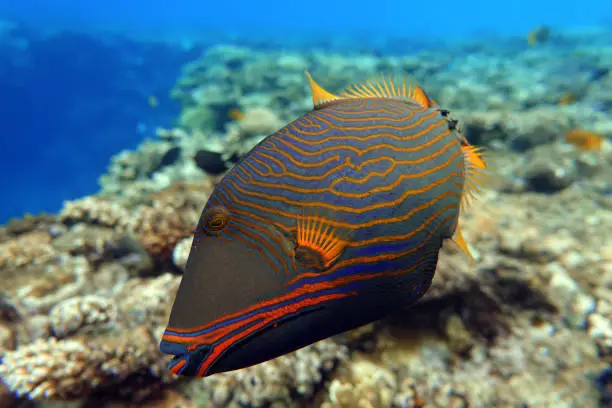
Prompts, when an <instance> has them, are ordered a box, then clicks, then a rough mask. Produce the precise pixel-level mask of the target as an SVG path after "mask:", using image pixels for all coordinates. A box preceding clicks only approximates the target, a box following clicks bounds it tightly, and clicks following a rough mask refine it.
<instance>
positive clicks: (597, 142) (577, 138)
mask: <svg viewBox="0 0 612 408" xmlns="http://www.w3.org/2000/svg"><path fill="white" fill-rule="evenodd" d="M565 141H566V142H567V143H569V144H571V145H574V146H576V147H577V148H579V149H581V150H599V149H601V146H602V145H603V142H604V137H603V136H602V135H600V134H599V133H595V132H590V131H588V130H583V129H572V130H568V131H567V132H565Z"/></svg>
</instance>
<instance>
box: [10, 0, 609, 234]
mask: <svg viewBox="0 0 612 408" xmlns="http://www.w3.org/2000/svg"><path fill="white" fill-rule="evenodd" d="M179 4H180V6H177V5H179ZM0 20H4V21H9V22H12V23H15V25H14V26H13V28H12V29H7V28H5V27H6V25H1V26H0V27H2V28H0V112H1V114H0V124H1V125H2V127H1V130H0V132H1V135H2V136H1V138H0V151H1V152H2V160H0V174H1V180H2V192H3V194H2V197H3V200H2V201H1V202H0V223H2V222H4V221H6V220H7V219H8V218H10V217H18V216H21V215H23V214H24V213H26V212H30V213H38V212H41V211H50V212H55V211H58V210H59V208H60V207H61V205H62V202H63V201H64V200H67V199H74V198H77V197H81V196H84V195H87V194H91V193H95V192H96V191H97V190H98V185H97V179H98V177H99V176H100V174H101V173H103V172H104V171H105V169H106V167H107V166H108V164H109V160H110V157H111V156H112V155H114V154H116V153H117V152H119V151H120V150H122V149H128V148H134V147H136V146H137V145H138V143H139V142H140V141H141V140H142V139H143V137H145V136H152V135H153V129H154V128H155V127H156V126H170V125H171V123H172V121H173V119H174V118H175V117H176V116H177V115H178V112H179V106H178V105H177V104H176V103H175V102H174V101H172V100H171V99H169V97H168V91H169V90H170V89H171V87H172V85H173V84H174V82H175V80H176V78H177V76H178V75H179V72H180V67H181V65H182V64H184V63H186V62H188V61H190V60H193V59H195V58H196V57H197V56H198V55H199V54H200V53H201V52H202V51H203V50H204V49H205V48H206V47H207V46H209V45H211V44H214V43H216V42H221V41H223V42H228V41H233V42H241V41H251V42H252V43H253V44H256V45H258V46H260V47H262V46H263V47H265V46H268V47H274V46H277V45H278V44H285V43H286V44H287V46H293V47H300V46H308V44H309V43H310V44H316V45H318V46H320V47H338V46H347V47H350V46H351V45H354V46H356V47H358V46H363V44H364V43H367V42H368V41H370V42H372V43H373V44H381V43H384V41H382V42H378V43H377V41H379V39H381V38H385V37H393V38H394V39H395V41H393V42H392V44H393V46H394V47H396V48H397V51H398V52H407V51H409V50H411V49H412V48H414V47H418V46H420V47H422V46H428V44H434V43H436V42H448V41H460V40H462V39H465V38H481V39H482V38H484V37H488V36H495V35H515V36H521V37H524V35H525V33H526V32H527V31H528V30H530V29H532V28H533V27H534V26H536V25H539V24H548V25H551V26H553V27H557V28H564V29H571V28H578V27H589V26H594V25H607V26H612V1H611V0H590V1H577V0H575V1H574V0H565V1H559V0H557V1H552V0H546V1H536V0H510V1H505V2H493V1H490V0H487V1H484V0H483V1H474V0H472V1H459V2H457V1H447V0H438V1H406V0H404V1H388V0H378V1H374V2H360V1H357V0H353V1H345V0H333V1H329V0H327V1H319V0H314V1H308V2H306V1H303V2H302V1H299V2H298V1H276V0H275V1H272V0H270V1H242V0H234V1H231V2H224V1H215V2H211V1H206V0H200V1H194V0H183V1H162V0H156V1H150V0H149V1H142V0H122V1H119V0H106V1H90V2H85V1H80V0H0ZM387 44H391V42H387ZM152 95H154V96H156V97H157V98H158V99H159V102H160V103H159V106H158V107H157V108H152V107H151V106H149V104H148V103H147V99H148V97H149V96H152Z"/></svg>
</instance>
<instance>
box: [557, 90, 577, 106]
mask: <svg viewBox="0 0 612 408" xmlns="http://www.w3.org/2000/svg"><path fill="white" fill-rule="evenodd" d="M576 98H577V97H576V94H575V93H574V92H567V93H564V94H563V95H562V96H561V98H559V105H571V104H573V103H574V102H576Z"/></svg>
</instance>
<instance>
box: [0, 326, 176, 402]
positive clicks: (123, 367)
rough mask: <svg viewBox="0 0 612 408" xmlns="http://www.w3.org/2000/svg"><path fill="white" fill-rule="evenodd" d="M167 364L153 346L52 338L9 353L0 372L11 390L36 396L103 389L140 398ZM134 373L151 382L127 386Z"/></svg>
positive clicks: (77, 394) (70, 396)
mask: <svg viewBox="0 0 612 408" xmlns="http://www.w3.org/2000/svg"><path fill="white" fill-rule="evenodd" d="M140 336H142V334H140ZM144 338H145V339H146V338H149V337H148V335H147V334H146V333H145V335H144ZM142 343H143V342H142V340H141V342H140V344H142ZM160 363H161V365H160ZM164 364H165V361H163V359H160V355H159V354H158V352H157V350H156V348H155V347H153V346H149V347H146V346H140V347H139V346H136V345H132V344H129V343H123V344H112V343H93V342H83V341H79V340H62V341H58V340H56V339H54V338H49V339H44V340H43V339H41V340H38V341H36V342H34V343H32V344H30V345H27V346H22V347H19V348H18V349H17V350H16V351H11V352H8V353H6V354H5V355H4V357H3V360H2V364H0V376H1V377H2V379H3V381H4V383H5V384H6V385H7V386H8V388H9V389H10V390H11V391H12V392H14V393H15V394H17V395H18V396H21V397H27V398H30V399H36V400H45V399H51V400H54V399H61V400H67V399H74V398H82V397H85V396H88V395H90V394H92V393H95V392H97V391H101V390H103V389H106V390H107V391H110V392H111V393H114V394H120V395H121V394H123V395H124V396H128V395H129V396H131V397H135V398H137V399H141V398H143V397H144V396H146V395H148V392H147V393H145V394H144V395H142V394H140V393H139V392H138V391H142V390H143V389H145V390H146V387H145V384H147V385H150V384H160V383H162V382H163V381H164V378H165V374H163V372H164V371H163V369H162V368H161V367H162V366H163V365H164ZM134 377H140V378H141V379H148V380H149V381H148V383H147V382H146V381H145V382H140V383H141V386H135V388H125V386H126V384H129V383H130V381H129V379H130V378H134ZM121 385H123V387H121ZM118 386H119V387H118ZM116 387H118V388H116ZM126 394H127V395H126Z"/></svg>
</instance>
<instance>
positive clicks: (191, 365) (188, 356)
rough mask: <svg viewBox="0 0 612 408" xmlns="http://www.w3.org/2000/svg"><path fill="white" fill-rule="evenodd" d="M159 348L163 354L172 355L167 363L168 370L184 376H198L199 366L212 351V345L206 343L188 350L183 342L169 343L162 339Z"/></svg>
mask: <svg viewBox="0 0 612 408" xmlns="http://www.w3.org/2000/svg"><path fill="white" fill-rule="evenodd" d="M159 349H160V351H161V352H162V353H164V354H170V355H174V357H172V360H171V361H170V363H168V370H170V372H171V373H172V374H175V375H181V376H185V377H198V376H200V375H199V371H200V367H201V366H202V364H203V363H204V362H205V361H206V359H207V358H208V355H209V354H210V352H211V351H212V347H211V346H210V345H208V344H202V345H199V346H198V347H197V348H195V349H193V350H189V351H188V350H187V347H186V346H185V345H184V344H177V343H171V342H167V341H164V340H162V341H161V343H160V345H159Z"/></svg>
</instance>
